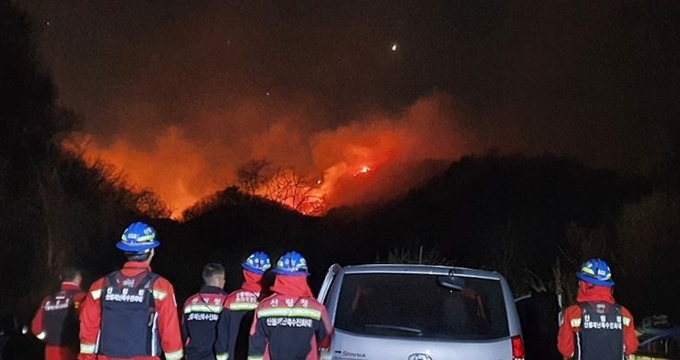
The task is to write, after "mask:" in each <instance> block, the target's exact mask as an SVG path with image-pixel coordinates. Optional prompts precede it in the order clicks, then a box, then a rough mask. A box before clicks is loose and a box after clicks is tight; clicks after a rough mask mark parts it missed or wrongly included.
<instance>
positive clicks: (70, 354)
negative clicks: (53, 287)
mask: <svg viewBox="0 0 680 360" xmlns="http://www.w3.org/2000/svg"><path fill="white" fill-rule="evenodd" d="M60 278H61V281H62V282H61V289H60V290H59V292H57V293H56V294H54V295H52V296H48V297H46V298H45V299H44V300H43V301H42V303H41V305H40V308H39V309H38V311H37V312H36V314H35V316H34V317H33V322H32V323H31V330H32V332H33V334H34V335H35V336H36V337H37V338H38V339H40V340H43V341H44V342H45V360H75V359H76V358H77V357H78V344H79V343H80V340H79V339H78V330H79V327H80V325H79V323H78V314H79V312H80V305H81V304H82V303H83V300H85V295H86V294H85V292H84V291H83V290H81V288H80V283H81V281H82V280H83V277H82V275H81V273H80V270H78V269H74V268H67V269H64V270H63V271H62V273H61V276H60Z"/></svg>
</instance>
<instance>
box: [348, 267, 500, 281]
mask: <svg viewBox="0 0 680 360" xmlns="http://www.w3.org/2000/svg"><path fill="white" fill-rule="evenodd" d="M341 272H343V273H345V274H357V273H364V274H365V273H390V274H400V273H413V274H430V275H464V276H473V277H478V278H486V279H495V280H500V279H501V278H502V277H503V276H502V275H501V274H500V273H498V272H496V271H488V270H479V269H470V268H465V267H455V266H444V265H421V264H362V265H348V266H345V267H343V268H342V270H341Z"/></svg>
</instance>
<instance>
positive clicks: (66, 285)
mask: <svg viewBox="0 0 680 360" xmlns="http://www.w3.org/2000/svg"><path fill="white" fill-rule="evenodd" d="M61 290H80V286H78V285H77V284H76V283H72V282H70V281H64V282H62V283H61Z"/></svg>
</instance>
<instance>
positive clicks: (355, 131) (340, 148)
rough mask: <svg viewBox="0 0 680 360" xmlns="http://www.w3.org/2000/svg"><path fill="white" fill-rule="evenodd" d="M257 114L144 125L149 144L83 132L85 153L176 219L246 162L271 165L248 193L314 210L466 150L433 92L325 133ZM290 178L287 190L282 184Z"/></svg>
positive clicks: (415, 177) (377, 194)
mask: <svg viewBox="0 0 680 360" xmlns="http://www.w3.org/2000/svg"><path fill="white" fill-rule="evenodd" d="M136 110H137V111H135V112H134V114H135V115H140V113H141V114H146V113H149V112H144V111H138V110H139V109H136ZM260 113H262V111H259V112H258V110H257V104H245V105H242V106H241V107H240V108H238V109H236V110H230V111H228V112H224V111H223V112H217V111H215V112H210V113H205V114H198V115H197V117H196V119H195V120H194V122H192V125H191V127H188V126H169V127H167V128H166V129H165V130H164V131H162V132H160V133H158V132H151V131H150V132H151V133H153V137H152V138H151V139H152V141H151V142H148V141H147V142H144V143H143V144H136V143H134V142H133V141H132V140H131V139H136V138H137V136H138V134H137V133H135V132H133V131H130V133H131V134H126V133H125V132H124V133H122V134H120V136H119V137H117V138H116V140H115V141H113V142H109V143H107V142H103V141H101V140H98V139H96V138H94V137H92V136H86V143H87V145H86V154H85V155H86V158H87V159H89V160H90V161H93V160H94V159H96V158H101V159H103V160H104V161H106V162H109V163H111V164H113V165H114V166H116V167H117V168H118V169H121V170H122V171H123V172H124V174H125V175H126V177H127V182H128V183H129V184H130V185H133V186H135V187H136V188H150V189H151V190H153V191H154V192H156V193H157V194H159V195H160V197H161V198H162V199H163V200H164V201H165V202H166V203H168V204H169V205H170V206H171V208H172V210H173V211H174V213H173V217H175V218H177V217H179V216H180V213H181V211H183V210H184V209H186V208H188V207H190V206H192V205H193V204H195V203H196V202H197V201H198V200H200V199H201V198H203V197H205V196H207V195H210V194H213V193H214V192H216V191H218V190H220V189H224V188H225V187H226V186H230V185H236V184H238V179H237V177H236V169H237V168H238V167H239V166H241V165H242V164H244V163H246V162H247V161H249V160H251V159H267V160H268V161H270V162H271V164H272V167H278V168H279V170H278V171H277V174H276V176H270V177H269V178H268V181H267V183H266V184H264V185H262V186H261V187H260V188H258V189H257V192H256V193H257V194H258V195H262V196H268V197H269V198H271V199H272V200H275V201H278V202H280V203H282V204H285V205H286V206H289V207H291V208H293V209H296V210H298V211H300V212H302V213H305V214H322V213H323V212H325V211H326V210H328V209H329V208H333V207H337V206H342V205H354V204H359V203H362V202H370V201H375V200H379V199H384V198H386V197H389V196H393V195H395V194H398V193H402V192H405V191H407V190H408V189H409V188H410V187H412V186H414V184H416V183H417V182H418V181H422V180H423V178H424V177H428V176H430V175H431V174H419V173H415V172H413V171H410V170H411V169H412V165H413V164H417V163H419V162H422V161H425V160H430V159H434V160H453V159H455V158H457V157H459V156H460V155H461V154H462V153H463V152H464V151H469V146H468V144H469V141H467V138H466V136H464V135H463V134H462V133H461V131H460V130H459V129H458V127H457V126H456V122H455V116H454V115H455V111H453V109H452V108H451V103H450V99H449V98H448V97H446V96H442V95H434V96H431V97H428V98H425V99H421V100H419V101H418V102H416V103H415V104H413V105H412V106H411V107H410V108H409V109H408V110H407V111H405V112H404V113H403V114H400V115H399V116H396V117H386V116H379V115H369V116H364V117H362V118H359V119H357V120H356V121H354V122H351V123H349V124H348V125H344V126H340V127H337V128H335V129H332V130H323V129H318V125H317V123H318V121H316V119H314V118H309V117H306V116H304V115H300V114H289V113H282V114H280V116H279V118H277V119H275V120H274V121H272V120H271V119H269V118H268V117H267V116H269V115H268V114H260ZM232 118H234V119H240V120H238V121H237V122H235V123H234V122H233V121H232V122H230V123H228V125H227V126H226V127H225V126H224V124H225V123H224V121H225V120H224V119H232ZM143 123H144V119H139V121H138V122H137V124H143ZM135 130H136V131H138V129H135ZM133 133H134V135H132V134H133ZM369 164H370V165H369ZM376 168H380V171H379V172H378V171H375V169H376ZM369 174H370V175H371V176H366V175H369ZM290 184H296V186H297V188H296V189H295V191H290V189H286V186H287V185H290ZM305 202H306V203H305Z"/></svg>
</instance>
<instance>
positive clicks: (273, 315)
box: [248, 251, 333, 360]
mask: <svg viewBox="0 0 680 360" xmlns="http://www.w3.org/2000/svg"><path fill="white" fill-rule="evenodd" d="M274 273H276V280H274V286H272V289H271V290H272V291H273V295H271V296H269V297H267V298H265V299H263V300H262V301H261V302H260V304H259V305H258V306H257V308H256V309H255V317H254V319H253V325H252V328H251V330H250V346H249V350H248V360H261V359H264V360H267V359H271V360H290V359H305V360H318V359H319V351H318V348H319V344H320V343H321V342H322V341H324V340H325V339H326V337H328V336H329V335H330V334H331V332H332V329H333V328H332V327H331V324H330V323H329V321H328V314H327V313H326V308H325V307H324V306H323V305H322V304H320V303H319V302H318V301H316V299H315V298H314V296H313V295H312V291H311V290H310V289H309V285H308V284H307V276H308V275H309V273H308V272H307V261H306V260H305V258H304V257H302V255H300V254H299V253H297V252H295V251H291V252H288V253H286V254H284V255H283V256H282V257H281V258H280V259H279V261H278V262H277V264H276V268H275V269H274Z"/></svg>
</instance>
